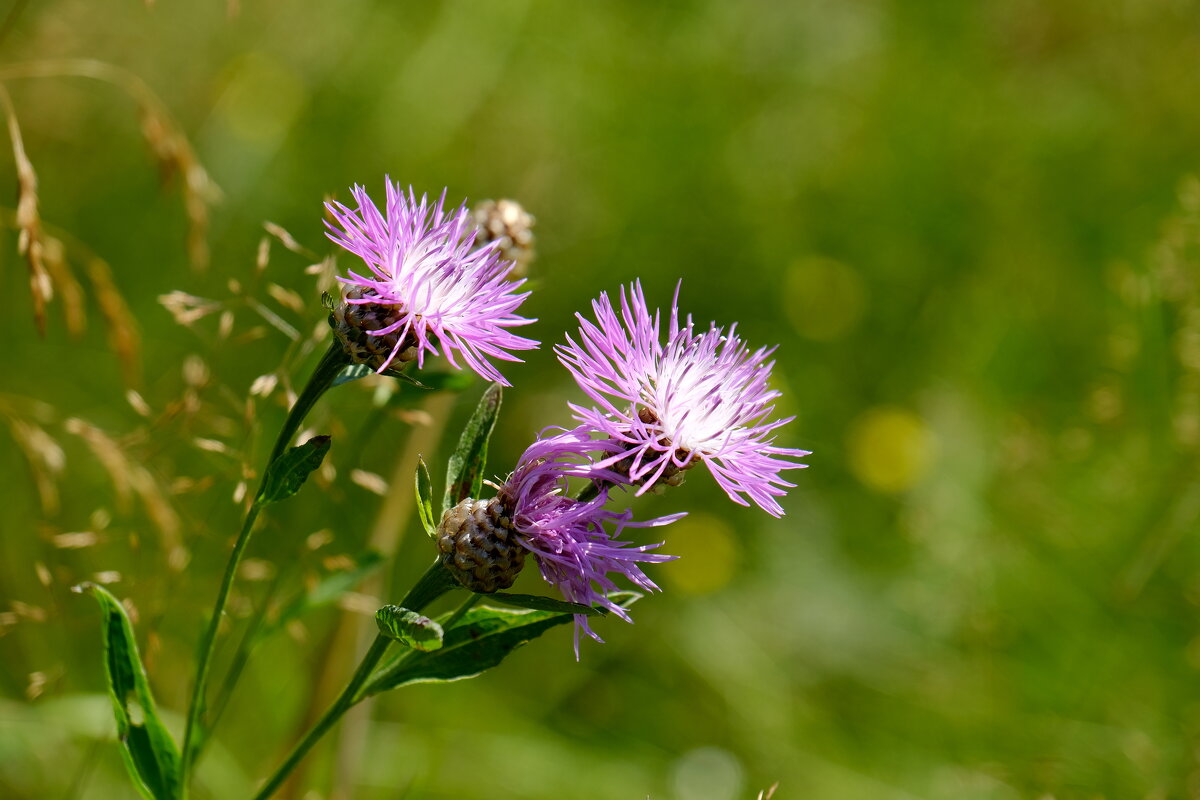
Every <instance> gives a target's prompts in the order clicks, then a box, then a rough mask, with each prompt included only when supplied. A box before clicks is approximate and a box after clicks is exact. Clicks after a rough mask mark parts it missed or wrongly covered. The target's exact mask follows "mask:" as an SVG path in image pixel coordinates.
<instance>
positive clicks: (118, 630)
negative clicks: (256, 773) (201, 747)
mask: <svg viewBox="0 0 1200 800" xmlns="http://www.w3.org/2000/svg"><path fill="white" fill-rule="evenodd" d="M74 590H75V591H77V592H88V593H90V594H91V595H92V597H95V598H96V601H97V602H99V603H100V610H101V612H102V613H103V614H104V663H105V671H106V673H107V674H108V694H109V697H111V698H112V703H113V715H114V716H115V717H116V720H117V737H118V738H119V739H120V741H121V756H122V758H124V760H125V766H126V768H127V769H128V770H129V774H130V777H132V778H133V782H134V785H135V786H136V787H137V789H138V791H139V792H141V794H142V796H143V797H146V798H148V799H149V800H170V799H171V798H174V797H175V794H176V791H177V790H178V787H179V749H178V748H177V747H176V746H175V742H174V740H172V739H171V735H170V734H169V733H167V729H166V728H165V727H163V724H162V720H160V719H159V717H158V707H157V706H156V705H155V703H154V695H153V694H151V692H150V683H149V681H148V680H147V678H146V669H145V667H143V666H142V659H141V656H140V655H139V654H138V648H137V641H136V640H135V639H134V636H133V626H132V625H131V624H130V623H129V617H128V616H126V614H125V608H124V607H123V606H122V605H121V602H120V601H119V600H117V598H115V597H113V596H112V594H110V593H109V592H108V591H107V590H106V589H104V588H103V587H101V586H97V585H96V584H94V583H81V584H79V585H78V586H76V587H75V589H74Z"/></svg>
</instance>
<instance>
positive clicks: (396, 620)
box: [375, 606, 443, 652]
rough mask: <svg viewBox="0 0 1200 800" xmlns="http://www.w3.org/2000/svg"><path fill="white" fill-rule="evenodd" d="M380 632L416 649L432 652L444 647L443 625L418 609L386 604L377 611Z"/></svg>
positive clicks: (376, 622) (376, 617)
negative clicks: (422, 614) (424, 615)
mask: <svg viewBox="0 0 1200 800" xmlns="http://www.w3.org/2000/svg"><path fill="white" fill-rule="evenodd" d="M375 624H376V625H378V626H379V632H380V633H382V634H383V635H384V636H386V637H388V638H389V639H395V640H396V641H397V642H400V644H403V645H406V646H407V647H411V648H413V649H414V650H421V651H423V652H432V651H434V650H440V649H441V648H442V636H443V634H442V626H441V625H439V624H437V623H436V622H434V621H433V620H431V619H430V618H429V617H423V616H421V615H420V614H418V613H417V612H416V611H412V610H410V609H407V608H401V607H400V606H384V607H383V608H381V609H379V610H378V611H376V612H375Z"/></svg>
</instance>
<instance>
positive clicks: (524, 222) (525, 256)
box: [471, 200, 535, 278]
mask: <svg viewBox="0 0 1200 800" xmlns="http://www.w3.org/2000/svg"><path fill="white" fill-rule="evenodd" d="M471 214H472V216H474V218H475V230H476V234H475V243H476V244H478V245H485V244H489V243H491V242H495V241H499V242H500V246H499V247H498V248H497V250H498V252H499V253H500V258H501V259H502V260H504V261H511V262H512V263H513V268H512V272H510V273H508V275H509V277H510V278H523V277H525V275H526V274H527V273H528V272H529V263H530V262H531V261H533V257H534V255H535V253H534V250H533V223H534V221H535V220H534V218H533V215H532V214H530V213H529V212H528V211H526V210H525V209H524V208H522V207H521V204H520V203H518V202H517V201H516V200H484V201H483V202H482V203H480V204H479V205H477V206H475V208H473V209H472V210H471Z"/></svg>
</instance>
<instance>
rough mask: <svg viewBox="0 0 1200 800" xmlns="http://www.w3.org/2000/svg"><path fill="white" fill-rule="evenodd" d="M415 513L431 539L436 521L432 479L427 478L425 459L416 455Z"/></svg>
mask: <svg viewBox="0 0 1200 800" xmlns="http://www.w3.org/2000/svg"><path fill="white" fill-rule="evenodd" d="M416 498H417V515H418V516H419V517H420V518H421V524H422V525H424V526H425V533H427V534H429V538H430V539H432V538H434V537H435V536H436V535H437V523H438V522H439V521H440V520H437V521H435V520H434V518H433V481H431V480H430V479H429V467H427V466H425V459H423V458H421V457H420V456H418V457H417V494H416Z"/></svg>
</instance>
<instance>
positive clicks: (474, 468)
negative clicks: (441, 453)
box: [442, 383, 501, 514]
mask: <svg viewBox="0 0 1200 800" xmlns="http://www.w3.org/2000/svg"><path fill="white" fill-rule="evenodd" d="M500 398H501V389H500V384H498V383H493V384H492V385H491V386H489V387H488V389H487V391H486V392H484V393H483V397H482V398H481V399H480V401H479V405H478V406H477V407H476V408H475V413H474V414H472V415H471V418H470V419H469V420H467V427H465V428H463V432H462V436H460V437H459V439H458V447H456V448H454V453H453V454H451V456H450V461H449V463H448V464H447V466H446V494H445V496H444V497H443V498H442V513H443V514H444V513H445V512H446V509H448V508H450V507H452V506H455V505H457V504H458V503H459V502H461V501H462V500H465V499H466V498H468V497H478V496H479V493H480V491H481V490H482V489H483V465H484V462H485V461H487V448H488V440H489V439H490V438H491V437H492V430H493V429H494V428H495V427H496V416H497V415H498V414H499V413H500Z"/></svg>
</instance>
